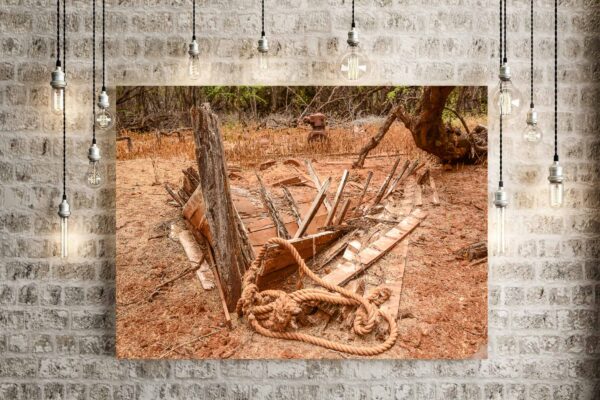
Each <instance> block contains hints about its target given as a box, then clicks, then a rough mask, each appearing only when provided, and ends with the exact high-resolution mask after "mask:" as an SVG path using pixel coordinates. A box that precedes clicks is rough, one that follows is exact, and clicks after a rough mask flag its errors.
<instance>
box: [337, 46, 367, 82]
mask: <svg viewBox="0 0 600 400" xmlns="http://www.w3.org/2000/svg"><path fill="white" fill-rule="evenodd" d="M348 47H349V50H348V52H346V53H345V54H344V55H343V56H342V59H341V61H340V73H341V74H342V76H343V77H344V78H345V79H348V80H349V81H356V80H359V79H361V78H362V77H364V76H365V75H366V74H367V73H368V72H369V60H368V59H367V57H365V56H364V55H363V54H362V53H361V52H360V51H359V50H358V46H348Z"/></svg>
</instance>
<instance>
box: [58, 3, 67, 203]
mask: <svg viewBox="0 0 600 400" xmlns="http://www.w3.org/2000/svg"><path fill="white" fill-rule="evenodd" d="M65 3H66V1H63V65H64V66H66V65H67V41H66V26H65V25H66V24H67V23H66V21H67V14H66V12H65V11H66V8H65ZM58 30H60V28H59V29H58ZM58 30H57V31H58ZM63 91H64V92H63V98H62V103H63V104H62V105H63V126H62V128H63V200H66V199H67V100H66V99H67V92H66V88H64V89H63Z"/></svg>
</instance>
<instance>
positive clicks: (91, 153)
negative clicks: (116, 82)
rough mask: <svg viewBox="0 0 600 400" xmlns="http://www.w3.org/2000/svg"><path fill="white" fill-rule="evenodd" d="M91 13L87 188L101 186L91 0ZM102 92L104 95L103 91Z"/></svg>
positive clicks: (94, 9)
mask: <svg viewBox="0 0 600 400" xmlns="http://www.w3.org/2000/svg"><path fill="white" fill-rule="evenodd" d="M103 2H104V0H103ZM92 13H93V14H92V115H93V121H94V123H92V145H91V146H90V148H89V149H88V160H89V164H88V169H87V171H86V173H85V180H84V182H85V184H86V185H87V186H88V187H91V188H97V187H99V186H100V185H101V184H102V175H101V173H100V165H99V164H100V148H99V147H98V146H97V145H96V121H98V118H97V115H96V106H95V105H94V100H95V96H96V0H92ZM103 89H104V88H103ZM103 92H104V93H105V91H104V90H103ZM100 97H102V96H100Z"/></svg>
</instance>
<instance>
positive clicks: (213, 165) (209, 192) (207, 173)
mask: <svg viewBox="0 0 600 400" xmlns="http://www.w3.org/2000/svg"><path fill="white" fill-rule="evenodd" d="M191 119H192V126H193V129H194V141H195V144H196V161H197V163H198V172H199V175H200V186H201V187H202V197H203V199H204V206H205V207H204V208H205V214H206V221H207V223H208V226H209V229H210V234H211V238H212V240H211V244H212V247H213V252H214V261H215V268H216V269H217V272H218V275H217V276H218V277H220V279H221V280H222V281H221V284H222V285H221V286H222V288H223V295H224V298H225V303H226V304H227V308H228V309H229V310H230V311H233V310H234V309H235V307H236V303H237V301H238V299H239V298H240V294H241V289H242V273H243V271H245V270H246V269H247V267H248V266H247V265H245V260H244V257H243V255H242V249H243V246H242V244H241V238H240V235H239V232H238V227H237V221H236V211H235V208H234V206H233V200H232V199H231V193H230V192H229V180H228V178H227V166H226V161H225V151H224V149H223V141H222V138H221V132H220V130H219V120H218V118H217V116H216V115H215V114H214V113H213V112H212V111H211V110H210V106H209V105H208V104H204V105H202V106H201V107H200V108H192V110H191Z"/></svg>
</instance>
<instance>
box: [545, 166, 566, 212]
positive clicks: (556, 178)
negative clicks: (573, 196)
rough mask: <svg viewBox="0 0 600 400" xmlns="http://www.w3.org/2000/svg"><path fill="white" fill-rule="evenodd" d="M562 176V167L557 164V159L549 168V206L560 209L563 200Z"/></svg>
mask: <svg viewBox="0 0 600 400" xmlns="http://www.w3.org/2000/svg"><path fill="white" fill-rule="evenodd" d="M563 181H564V176H563V169H562V166H561V165H560V164H559V163H558V157H555V158H554V162H553V163H552V165H551V166H550V168H549V174H548V182H550V206H551V207H554V208H559V207H562V205H563V200H564V186H563Z"/></svg>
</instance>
